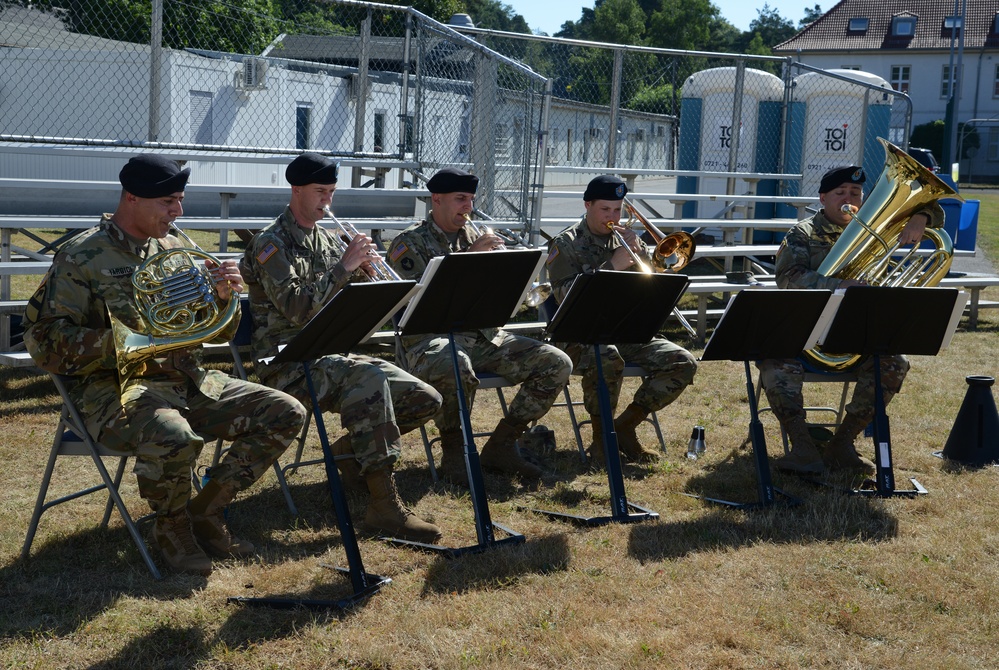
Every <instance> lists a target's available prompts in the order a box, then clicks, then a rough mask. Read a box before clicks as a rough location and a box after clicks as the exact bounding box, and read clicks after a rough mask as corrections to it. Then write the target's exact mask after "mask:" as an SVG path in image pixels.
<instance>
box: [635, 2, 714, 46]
mask: <svg viewBox="0 0 999 670" xmlns="http://www.w3.org/2000/svg"><path fill="white" fill-rule="evenodd" d="M717 17H718V8H717V7H715V6H714V5H713V4H711V2H710V0H661V2H660V3H659V10H658V11H655V12H653V13H652V16H651V17H650V18H649V44H650V46H657V47H663V48H666V49H685V50H688V51H701V50H704V49H706V48H707V47H708V45H709V44H710V41H711V26H712V22H713V21H714V20H715V19H716V18H717Z"/></svg>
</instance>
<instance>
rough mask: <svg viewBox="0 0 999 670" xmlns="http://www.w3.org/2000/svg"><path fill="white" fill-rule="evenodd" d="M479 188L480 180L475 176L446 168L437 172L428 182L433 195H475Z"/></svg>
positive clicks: (456, 169)
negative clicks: (458, 193)
mask: <svg viewBox="0 0 999 670" xmlns="http://www.w3.org/2000/svg"><path fill="white" fill-rule="evenodd" d="M477 188H479V178H478V177H476V176H475V175H474V174H471V173H469V172H465V171H464V170H459V169H458V168H452V167H446V168H441V169H440V170H438V171H437V174H435V175H434V176H433V177H431V178H430V181H428V182H427V190H428V191H430V192H431V193H457V192H459V191H460V192H461V193H475V189H477Z"/></svg>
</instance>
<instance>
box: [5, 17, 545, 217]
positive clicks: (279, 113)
mask: <svg viewBox="0 0 999 670" xmlns="http://www.w3.org/2000/svg"><path fill="white" fill-rule="evenodd" d="M26 4H27V3H20V2H11V1H9V0H8V1H7V2H4V3H0V7H2V8H3V14H2V19H0V44H3V45H4V46H3V47H2V48H0V64H2V67H0V89H2V90H3V96H2V99H0V117H2V118H3V119H4V125H3V128H2V133H3V135H2V137H0V139H3V140H6V141H19V142H25V141H36V142H54V143H60V142H81V141H83V142H89V143H92V144H104V145H113V146H129V145H130V146H137V145H139V146H143V147H147V148H171V149H185V150H191V151H214V152H227V151H228V152H235V151H239V152H249V153H256V154H267V153H276V154H289V153H294V152H298V151H302V150H315V151H321V152H323V153H327V154H330V155H333V156H342V157H350V158H353V159H370V161H373V162H378V161H381V162H382V163H383V164H384V165H385V166H387V167H389V168H391V165H392V164H391V161H399V162H401V163H404V164H406V165H412V166H415V167H414V170H413V171H412V172H411V173H409V176H406V173H405V171H404V170H398V171H397V178H398V180H399V181H398V184H395V185H398V186H404V185H408V184H411V183H412V182H413V179H412V174H415V175H417V176H420V175H425V176H429V175H431V174H432V173H433V172H434V171H435V170H436V169H437V168H439V167H441V166H444V165H455V166H459V167H463V168H466V169H469V170H472V171H474V172H476V173H477V174H478V175H480V178H481V179H482V187H481V188H482V190H481V193H480V198H479V206H480V207H481V208H483V209H485V210H486V211H488V212H490V213H491V214H493V215H494V216H504V217H509V218H529V217H530V216H531V215H532V214H533V212H532V207H531V202H532V201H531V200H530V198H529V196H530V193H531V188H530V186H531V184H532V183H533V175H532V174H531V169H532V166H534V165H536V163H537V155H538V150H539V148H538V142H537V139H538V137H540V136H541V131H542V122H543V117H544V103H545V100H546V97H545V93H546V85H547V81H546V80H545V78H544V77H541V76H539V75H537V74H535V73H533V72H531V71H530V70H529V69H527V68H525V67H523V66H522V65H520V64H519V63H517V62H516V61H514V60H512V59H509V58H507V57H504V56H502V55H500V54H498V53H495V52H493V51H491V50H489V49H487V48H485V47H483V46H482V45H480V44H478V43H476V42H475V41H473V40H471V39H469V38H468V37H465V36H463V35H460V34H458V33H456V32H454V31H453V30H451V29H450V28H448V27H446V26H443V25H441V24H439V23H437V22H435V21H433V20H431V19H429V18H427V17H426V16H424V15H422V14H420V13H419V12H416V11H414V10H412V9H409V8H402V7H395V6H389V5H379V4H373V3H361V2H350V1H349V0H347V1H344V0H340V1H337V2H330V3H326V4H322V5H318V4H317V5H314V6H313V8H312V9H311V10H309V11H308V12H306V13H303V14H300V15H299V16H298V18H297V20H296V21H294V22H291V21H284V20H279V19H276V18H274V17H273V16H271V15H269V14H264V13H262V12H254V11H253V10H252V9H249V8H248V7H252V3H243V4H242V6H241V7H239V8H237V7H233V6H228V5H226V4H224V3H221V2H212V3H203V2H198V0H153V2H152V4H151V5H149V4H146V3H144V2H127V1H125V0H122V1H118V2H106V1H105V0H83V1H82V2H78V1H74V2H66V3H60V2H58V0H53V1H52V2H43V3H41V4H35V5H34V6H30V7H27V6H22V5H26ZM63 4H64V5H65V7H61V6H60V5H63ZM268 4H269V3H268ZM272 173H273V168H272V167H268V166H265V167H264V168H262V169H261V170H259V174H258V175H256V178H258V179H260V180H262V181H263V183H270V180H271V175H272ZM242 176H243V177H244V178H248V179H251V180H252V179H254V178H255V177H254V176H253V175H252V173H251V172H250V171H246V170H244V171H243V173H242ZM81 178H84V177H82V176H81ZM360 178H361V175H360V173H359V172H358V171H355V174H354V175H353V182H354V183H353V185H355V186H361V185H362V184H361V183H358V182H359V181H360Z"/></svg>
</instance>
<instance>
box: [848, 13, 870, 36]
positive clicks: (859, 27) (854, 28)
mask: <svg viewBox="0 0 999 670" xmlns="http://www.w3.org/2000/svg"><path fill="white" fill-rule="evenodd" d="M867 23H868V21H867V17H866V16H854V17H853V18H852V19H850V24H849V26H848V27H847V30H849V31H850V32H851V33H866V32H867Z"/></svg>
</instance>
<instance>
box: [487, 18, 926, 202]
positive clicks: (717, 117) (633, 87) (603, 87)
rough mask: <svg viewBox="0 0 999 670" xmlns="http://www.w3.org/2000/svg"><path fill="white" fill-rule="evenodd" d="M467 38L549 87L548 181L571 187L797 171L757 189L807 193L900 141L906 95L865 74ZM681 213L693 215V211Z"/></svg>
mask: <svg viewBox="0 0 999 670" xmlns="http://www.w3.org/2000/svg"><path fill="white" fill-rule="evenodd" d="M467 32H469V33H471V34H474V35H475V36H476V39H478V40H479V41H481V42H483V43H484V44H486V45H488V46H489V47H490V48H492V49H494V50H496V51H499V52H501V53H505V54H508V55H513V56H514V57H516V58H518V59H520V60H522V61H523V62H524V63H525V64H527V65H528V66H530V67H531V68H533V69H534V70H536V71H537V72H540V73H541V74H543V75H545V76H547V77H549V78H550V79H551V80H552V91H553V99H552V103H551V113H550V116H549V127H548V130H549V133H548V137H547V146H546V152H545V160H546V166H547V172H546V180H545V181H546V184H548V185H552V184H559V183H579V182H580V180H582V181H585V180H586V179H589V178H590V176H591V175H590V174H584V172H583V171H585V170H589V171H590V172H591V173H592V172H594V171H600V170H606V169H607V168H613V169H616V170H619V171H620V170H634V171H636V172H642V171H644V172H645V173H646V174H647V175H650V176H653V177H654V176H655V171H656V170H683V171H696V172H720V173H732V172H737V173H759V174H789V175H802V178H801V180H800V181H799V180H796V179H795V180H785V181H781V180H761V181H760V182H758V183H757V184H755V185H754V187H756V188H758V190H757V193H760V194H768V193H769V194H780V195H803V194H804V195H814V194H815V192H816V188H817V186H818V182H819V179H820V177H821V174H822V173H823V172H824V171H825V170H827V169H829V168H831V167H835V166H840V165H844V164H848V163H855V164H861V165H864V166H865V168H867V169H868V170H869V171H870V172H873V174H875V175H877V174H878V173H880V171H881V167H882V165H883V163H884V151H883V150H882V148H881V146H880V145H879V144H878V143H877V141H876V138H877V137H884V138H886V139H888V140H889V141H891V142H893V143H895V144H898V145H900V146H902V147H906V146H907V144H908V137H909V126H910V122H911V105H910V102H909V99H908V97H907V96H905V95H904V94H902V93H899V92H897V91H894V90H893V89H892V88H891V86H890V85H889V84H888V83H887V82H885V81H884V80H883V79H881V78H880V77H876V76H874V75H870V74H867V73H861V72H850V71H830V72H826V71H821V70H816V69H815V68H809V67H808V66H806V65H804V64H801V63H796V62H793V61H792V60H791V59H788V58H777V57H766V56H746V55H734V54H717V53H699V52H688V51H673V50H667V49H653V48H646V47H636V46H625V45H611V44H600V43H594V42H585V41H579V40H565V39H557V38H547V37H540V36H525V35H517V34H513V33H500V32H496V31H489V30H468V31H467ZM564 166H569V168H570V169H566V168H565V167H564ZM740 186H745V184H738V183H736V184H734V185H733V184H732V183H731V182H729V181H728V180H727V179H720V180H716V183H712V181H711V180H709V179H706V178H704V177H700V178H698V177H693V176H688V177H680V178H679V179H678V180H677V182H676V188H677V189H678V190H679V191H681V192H695V191H701V192H703V191H705V190H708V191H712V190H713V189H717V188H722V189H729V191H728V192H737V190H738V189H739V188H740ZM733 188H735V189H736V191H732V190H731V189H733ZM774 211H775V210H774V208H769V209H768V208H766V207H763V208H760V209H759V210H758V211H757V215H761V214H762V215H769V214H772V213H773V212H774ZM685 213H686V214H689V215H691V216H693V215H695V214H696V213H697V211H696V205H695V204H693V203H691V204H690V207H689V208H688V209H687V210H686V211H685ZM703 214H704V212H701V215H703Z"/></svg>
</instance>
